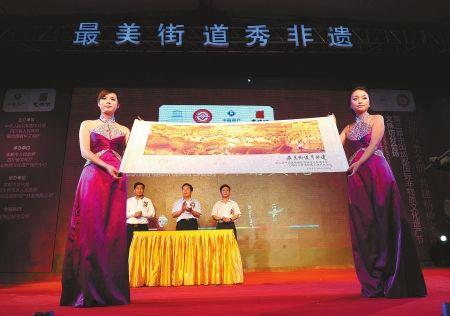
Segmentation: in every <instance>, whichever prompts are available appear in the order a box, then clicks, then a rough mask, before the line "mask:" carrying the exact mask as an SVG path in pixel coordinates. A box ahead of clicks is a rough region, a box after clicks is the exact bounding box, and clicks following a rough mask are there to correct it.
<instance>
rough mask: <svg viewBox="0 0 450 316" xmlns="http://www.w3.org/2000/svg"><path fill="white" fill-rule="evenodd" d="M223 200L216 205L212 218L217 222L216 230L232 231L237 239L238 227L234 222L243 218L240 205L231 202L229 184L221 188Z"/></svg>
mask: <svg viewBox="0 0 450 316" xmlns="http://www.w3.org/2000/svg"><path fill="white" fill-rule="evenodd" d="M220 195H221V196H222V199H221V200H220V201H217V202H216V204H214V206H213V209H212V212H211V216H212V218H213V219H214V220H216V221H217V226H216V229H232V230H233V232H234V237H236V239H237V232H236V226H235V224H234V222H235V221H236V220H237V219H238V218H239V217H240V216H241V210H240V209H239V205H238V204H237V203H236V202H235V201H233V200H230V195H231V188H230V186H229V185H228V184H222V185H221V186H220Z"/></svg>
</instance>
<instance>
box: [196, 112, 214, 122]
mask: <svg viewBox="0 0 450 316" xmlns="http://www.w3.org/2000/svg"><path fill="white" fill-rule="evenodd" d="M192 118H193V119H194V121H195V122H196V123H209V122H211V120H212V114H211V112H209V111H208V110H207V109H199V110H197V111H195V112H194V115H193V116H192Z"/></svg>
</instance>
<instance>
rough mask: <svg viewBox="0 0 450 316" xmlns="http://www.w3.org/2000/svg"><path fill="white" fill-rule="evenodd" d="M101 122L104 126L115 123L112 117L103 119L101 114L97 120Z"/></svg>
mask: <svg viewBox="0 0 450 316" xmlns="http://www.w3.org/2000/svg"><path fill="white" fill-rule="evenodd" d="M98 119H99V120H100V121H101V122H103V123H106V124H113V123H115V122H116V119H115V118H114V116H112V117H110V118H107V117H105V116H104V115H103V114H101V115H100V117H99V118H98Z"/></svg>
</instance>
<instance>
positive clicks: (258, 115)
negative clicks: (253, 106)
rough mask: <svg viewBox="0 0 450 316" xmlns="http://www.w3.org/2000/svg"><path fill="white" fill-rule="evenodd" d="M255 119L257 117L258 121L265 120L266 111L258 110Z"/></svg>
mask: <svg viewBox="0 0 450 316" xmlns="http://www.w3.org/2000/svg"><path fill="white" fill-rule="evenodd" d="M255 117H256V118H257V119H263V118H264V110H258V111H256V113H255Z"/></svg>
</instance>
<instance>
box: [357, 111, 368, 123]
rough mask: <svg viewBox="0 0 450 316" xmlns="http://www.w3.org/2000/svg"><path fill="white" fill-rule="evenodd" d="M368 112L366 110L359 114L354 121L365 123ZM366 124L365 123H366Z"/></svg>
mask: <svg viewBox="0 0 450 316" xmlns="http://www.w3.org/2000/svg"><path fill="white" fill-rule="evenodd" d="M369 116H370V114H369V113H367V112H364V113H363V114H361V115H360V116H356V119H355V121H356V123H366V121H368V119H369ZM366 124H367V123H366Z"/></svg>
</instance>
